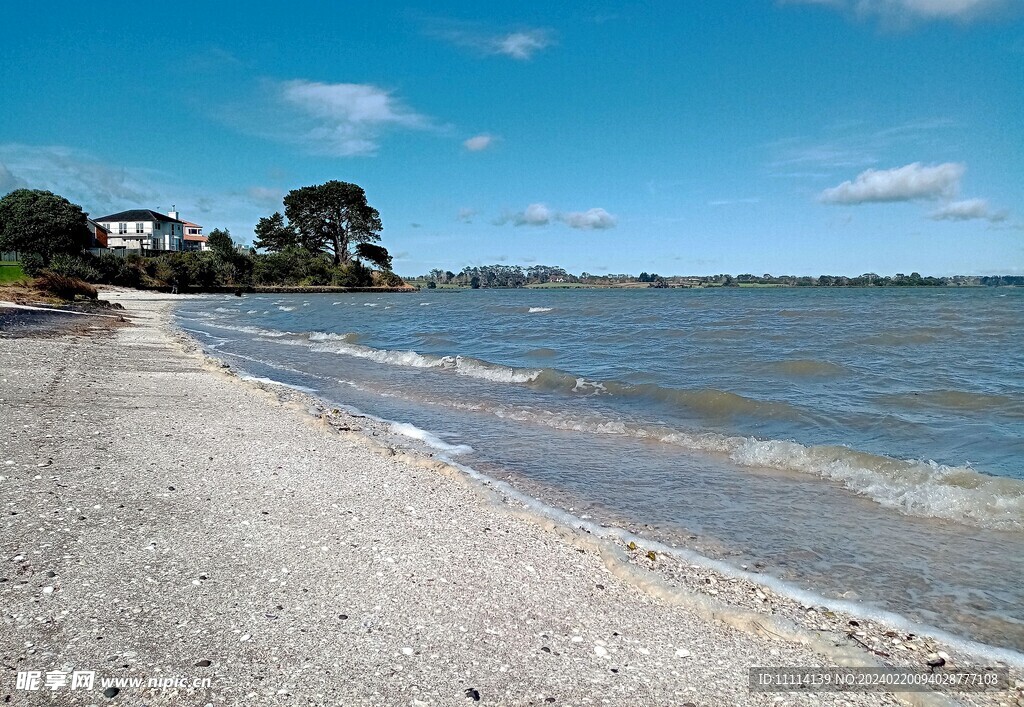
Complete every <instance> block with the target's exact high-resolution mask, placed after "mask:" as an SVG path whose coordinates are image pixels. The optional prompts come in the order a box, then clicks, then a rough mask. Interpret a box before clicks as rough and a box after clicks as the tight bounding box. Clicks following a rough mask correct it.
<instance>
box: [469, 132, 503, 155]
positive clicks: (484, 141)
mask: <svg viewBox="0 0 1024 707" xmlns="http://www.w3.org/2000/svg"><path fill="white" fill-rule="evenodd" d="M495 139H496V138H495V137H494V136H493V135H487V134H486V133H485V134H483V135H474V136H473V137H471V138H469V139H468V140H466V141H465V142H463V143H462V146H463V147H465V148H466V149H467V150H469V151H470V152H481V151H483V150H486V149H487V148H488V147H490V146H491V145H493V144H494V141H495Z"/></svg>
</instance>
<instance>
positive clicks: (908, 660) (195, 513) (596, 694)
mask: <svg viewBox="0 0 1024 707" xmlns="http://www.w3.org/2000/svg"><path fill="white" fill-rule="evenodd" d="M103 296H104V297H105V298H106V299H109V300H111V301H114V302H119V303H121V304H122V305H123V306H124V307H125V310H126V311H125V312H124V313H123V314H124V315H125V319H127V322H124V323H121V322H117V323H116V324H115V323H114V320H113V319H104V320H103V321H100V320H97V323H96V326H95V327H94V328H92V329H83V327H81V326H78V327H76V329H75V330H74V331H70V332H69V331H59V332H55V333H53V334H52V335H45V332H38V331H37V332H33V331H30V330H20V329H19V330H18V332H17V334H16V335H14V336H7V337H3V338H0V369H2V379H3V380H2V388H0V398H2V400H0V406H2V411H3V415H2V416H3V426H4V429H5V432H6V434H5V435H4V440H3V449H2V452H0V465H2V466H0V607H2V608H0V626H2V631H0V663H2V665H0V675H2V676H3V677H2V679H0V695H2V698H0V699H3V701H4V703H5V704H14V705H35V704H57V705H64V704H67V705H78V704H132V705H141V704H145V705H278V704H280V705H299V704H301V705H363V704H366V705H472V704H481V705H544V704H556V705H694V706H697V705H746V704H750V705H890V704H892V705H896V704H935V705H938V704H977V705H999V704H1005V705H1021V704H1024V697H1022V692H1021V683H1020V682H1019V678H1020V674H1019V672H1017V671H1018V669H1019V666H1010V667H1011V688H1010V689H1009V690H1004V691H1000V692H997V693H986V694H975V695H960V694H958V695H953V696H950V695H937V694H930V693H903V694H901V695H899V696H897V695H888V694H884V693H877V692H876V693H842V694H836V693H808V692H795V693H759V692H754V691H751V690H750V689H749V687H748V669H749V668H751V667H754V666H819V667H822V666H851V665H863V666H876V665H898V666H908V667H923V666H925V665H927V664H928V663H929V661H931V662H933V663H934V662H935V661H936V657H938V656H941V661H942V663H943V664H944V665H950V666H952V665H957V666H962V667H968V666H980V665H988V664H991V661H988V662H985V661H984V660H982V659H979V658H977V657H974V656H971V655H969V654H966V653H958V652H957V650H956V648H955V647H951V646H948V645H943V644H942V643H941V641H936V640H932V639H929V638H927V637H921V636H916V635H914V634H913V633H912V632H909V631H908V630H906V628H905V627H902V628H901V627H892V626H884V625H881V624H877V623H872V622H871V621H868V620H864V619H863V618H857V617H855V616H852V615H851V616H846V615H843V614H837V613H836V612H833V611H830V610H827V609H823V608H822V607H815V606H810V605H802V604H801V603H800V602H797V601H794V600H792V599H789V598H787V597H783V596H778V595H775V594H773V593H772V592H771V591H769V590H767V589H766V588H765V587H761V586H759V585H758V584H757V583H756V581H752V580H751V579H750V578H748V577H736V576H728V575H725V574H722V573H720V572H718V571H716V570H715V569H713V568H710V567H707V566H703V565H699V564H689V563H688V562H685V561H682V560H679V559H678V558H671V557H666V556H663V555H660V554H657V553H654V552H652V551H649V550H648V549H647V548H644V547H642V546H637V545H635V544H634V545H632V546H629V545H625V544H623V543H616V542H615V541H614V540H609V539H607V538H601V537H596V536H595V535H594V534H592V533H589V532H587V531H586V530H581V529H579V528H574V527H572V526H571V525H566V524H564V523H559V522H557V521H556V520H552V519H550V518H545V517H543V516H538V515H536V514H534V513H532V512H531V511H530V509H529V508H527V507H526V506H524V504H523V503H522V502H521V499H518V498H517V497H515V496H514V495H512V494H510V493H509V492H508V490H507V489H505V488H504V487H503V486H502V485H501V484H498V483H490V482H486V481H485V482H481V481H480V480H479V479H473V478H469V477H467V476H466V475H465V474H461V473H459V471H458V470H457V469H454V468H452V467H449V466H446V465H444V464H442V463H440V462H438V461H436V460H434V459H432V458H431V457H430V456H429V455H427V454H423V453H421V452H418V451H417V450H415V449H403V448H400V447H396V446H394V445H393V444H391V443H390V441H389V440H388V439H386V438H385V436H384V435H383V434H382V432H381V430H380V429H378V428H377V427H376V426H375V424H374V422H373V421H372V420H368V419H365V418H358V417H353V416H351V415H347V414H346V413H344V412H341V411H338V410H334V409H331V408H330V406H327V405H324V404H322V403H321V402H319V401H317V400H316V399H314V398H311V397H309V396H306V395H303V394H301V393H298V392H296V391H290V390H287V389H282V388H280V387H275V386H269V385H265V384H260V383H257V382H252V381H245V380H242V379H240V378H239V377H238V376H236V375H234V374H233V372H232V370H231V368H230V367H228V366H227V365H226V364H223V363H221V362H218V361H215V360H212V359H210V358H208V357H206V356H204V355H203V353H202V352H201V350H200V349H199V348H198V347H197V346H196V345H195V343H194V342H192V341H191V340H189V339H188V338H187V337H185V336H184V335H183V334H182V333H181V332H178V331H176V330H174V329H173V327H172V326H171V325H170V320H169V312H170V308H171V307H172V306H173V301H174V300H175V298H171V297H167V296H163V295H144V294H141V293H134V292H131V291H118V292H107V293H104V295H103ZM76 670H87V671H90V672H93V673H95V675H96V683H95V685H94V687H93V689H91V690H85V689H81V690H77V691H75V690H71V689H68V688H59V689H50V688H47V687H45V686H44V687H42V688H41V689H39V690H30V689H18V684H17V676H18V674H19V673H24V672H26V671H39V672H41V673H43V674H44V675H45V673H46V672H47V671H59V672H63V673H72V672H74V671H76ZM154 678H157V679H159V678H167V679H174V680H175V683H174V684H173V686H169V687H168V686H160V687H153V686H149V685H148V684H146V681H149V680H152V679H154ZM101 679H110V680H121V682H120V683H119V685H120V686H112V687H107V688H104V687H102V686H101V684H100V681H101ZM132 679H137V680H141V681H143V682H142V684H138V685H135V684H132V683H131V682H128V681H130V680H132Z"/></svg>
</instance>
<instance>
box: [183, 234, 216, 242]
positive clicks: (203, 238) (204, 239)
mask: <svg viewBox="0 0 1024 707" xmlns="http://www.w3.org/2000/svg"><path fill="white" fill-rule="evenodd" d="M185 240H186V241H199V242H200V243H206V242H207V241H208V240H210V239H209V238H207V237H206V236H190V235H188V234H187V233H186V234H185Z"/></svg>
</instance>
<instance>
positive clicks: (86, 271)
mask: <svg viewBox="0 0 1024 707" xmlns="http://www.w3.org/2000/svg"><path fill="white" fill-rule="evenodd" d="M49 270H50V271H51V272H55V273H57V274H58V275H64V276H65V277H71V278H76V279H78V280H85V281H86V282H99V281H100V279H101V278H100V272H99V270H97V269H96V268H94V267H93V266H92V264H91V263H90V262H89V261H87V260H86V259H85V258H83V257H81V256H78V255H67V254H66V253H59V254H58V255H55V256H53V258H52V259H51V260H50V267H49Z"/></svg>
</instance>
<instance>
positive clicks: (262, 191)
mask: <svg viewBox="0 0 1024 707" xmlns="http://www.w3.org/2000/svg"><path fill="white" fill-rule="evenodd" d="M246 193H247V194H248V195H249V198H251V199H252V200H253V201H255V202H258V203H263V204H273V203H281V202H282V200H283V199H284V191H283V190H281V189H274V188H272V187H249V188H248V189H247V190H246Z"/></svg>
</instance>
